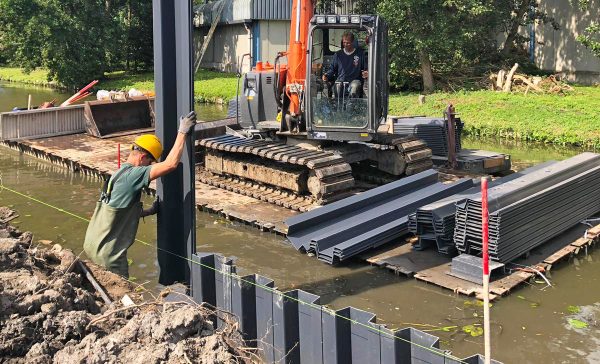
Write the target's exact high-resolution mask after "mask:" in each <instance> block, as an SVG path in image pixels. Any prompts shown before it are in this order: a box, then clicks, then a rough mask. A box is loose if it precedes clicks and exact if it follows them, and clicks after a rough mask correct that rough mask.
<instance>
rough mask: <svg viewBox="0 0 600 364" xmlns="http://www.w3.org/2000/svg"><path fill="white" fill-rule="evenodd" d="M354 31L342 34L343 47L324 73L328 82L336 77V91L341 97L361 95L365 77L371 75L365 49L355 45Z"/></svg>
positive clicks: (324, 77) (324, 78) (336, 53)
mask: <svg viewBox="0 0 600 364" xmlns="http://www.w3.org/2000/svg"><path fill="white" fill-rule="evenodd" d="M354 39H355V38H354V33H352V32H350V31H346V32H345V33H344V34H343V35H342V45H343V48H342V49H340V50H339V51H337V52H335V54H334V56H333V60H332V62H331V67H330V68H329V71H328V72H327V73H325V74H324V75H323V81H325V82H328V81H330V80H333V79H334V77H335V93H336V95H338V97H340V96H341V95H342V94H346V93H348V95H349V96H350V97H353V98H354V97H360V96H361V95H360V94H361V91H362V84H363V79H366V78H368V77H369V71H367V60H366V57H365V53H364V51H363V50H362V49H361V48H360V47H355V45H354V43H355V42H354Z"/></svg>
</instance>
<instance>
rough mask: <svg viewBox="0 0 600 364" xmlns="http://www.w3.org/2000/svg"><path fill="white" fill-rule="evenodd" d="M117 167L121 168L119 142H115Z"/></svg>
mask: <svg viewBox="0 0 600 364" xmlns="http://www.w3.org/2000/svg"><path fill="white" fill-rule="evenodd" d="M117 168H118V169H121V143H117Z"/></svg>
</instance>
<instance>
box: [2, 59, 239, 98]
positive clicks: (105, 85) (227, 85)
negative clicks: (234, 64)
mask: <svg viewBox="0 0 600 364" xmlns="http://www.w3.org/2000/svg"><path fill="white" fill-rule="evenodd" d="M47 76H48V73H47V72H46V71H45V70H36V71H34V72H31V73H30V74H25V73H23V72H22V71H21V69H19V68H9V67H0V80H3V81H10V82H20V83H27V84H33V85H41V86H49V87H58V85H56V84H55V83H53V82H48V78H47ZM90 81H91V80H90ZM81 86H82V87H83V86H85V85H81ZM236 87H237V78H236V77H235V75H234V74H230V73H222V72H215V71H209V70H201V71H199V72H198V73H197V74H196V77H195V81H194V98H195V99H196V102H209V103H221V102H227V101H229V99H232V98H234V97H235V91H236ZM96 88H97V89H105V90H129V89H131V88H136V89H138V90H142V91H154V74H153V73H152V72H148V73H140V74H126V73H125V72H113V73H108V74H106V76H105V78H104V79H102V80H100V82H99V83H98V85H97V86H96Z"/></svg>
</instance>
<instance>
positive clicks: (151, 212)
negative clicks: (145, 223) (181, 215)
mask: <svg viewBox="0 0 600 364" xmlns="http://www.w3.org/2000/svg"><path fill="white" fill-rule="evenodd" d="M156 213H158V198H157V199H156V200H154V202H153V203H152V206H150V207H149V208H147V209H142V214H141V217H146V216H150V215H155V214H156Z"/></svg>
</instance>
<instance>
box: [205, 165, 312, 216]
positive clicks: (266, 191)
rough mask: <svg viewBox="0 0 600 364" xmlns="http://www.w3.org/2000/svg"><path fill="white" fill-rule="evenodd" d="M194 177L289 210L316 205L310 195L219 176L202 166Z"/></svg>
mask: <svg viewBox="0 0 600 364" xmlns="http://www.w3.org/2000/svg"><path fill="white" fill-rule="evenodd" d="M196 177H197V179H198V181H200V182H202V183H205V184H207V185H210V186H214V187H217V188H222V189H224V190H228V191H231V192H235V193H238V194H240V195H244V196H248V197H253V198H256V199H258V200H261V201H265V202H268V203H272V204H274V205H277V206H282V207H285V208H288V209H291V210H296V211H300V212H306V211H310V210H312V209H313V208H315V207H317V206H318V205H316V204H315V202H314V201H313V199H312V197H310V196H299V195H296V194H294V193H291V192H287V191H284V190H282V189H280V188H275V187H270V186H267V185H264V184H260V183H256V182H253V181H249V180H244V179H241V178H236V177H233V176H219V175H216V174H214V173H211V172H208V171H206V170H204V168H202V167H199V168H198V169H197V171H196Z"/></svg>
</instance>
